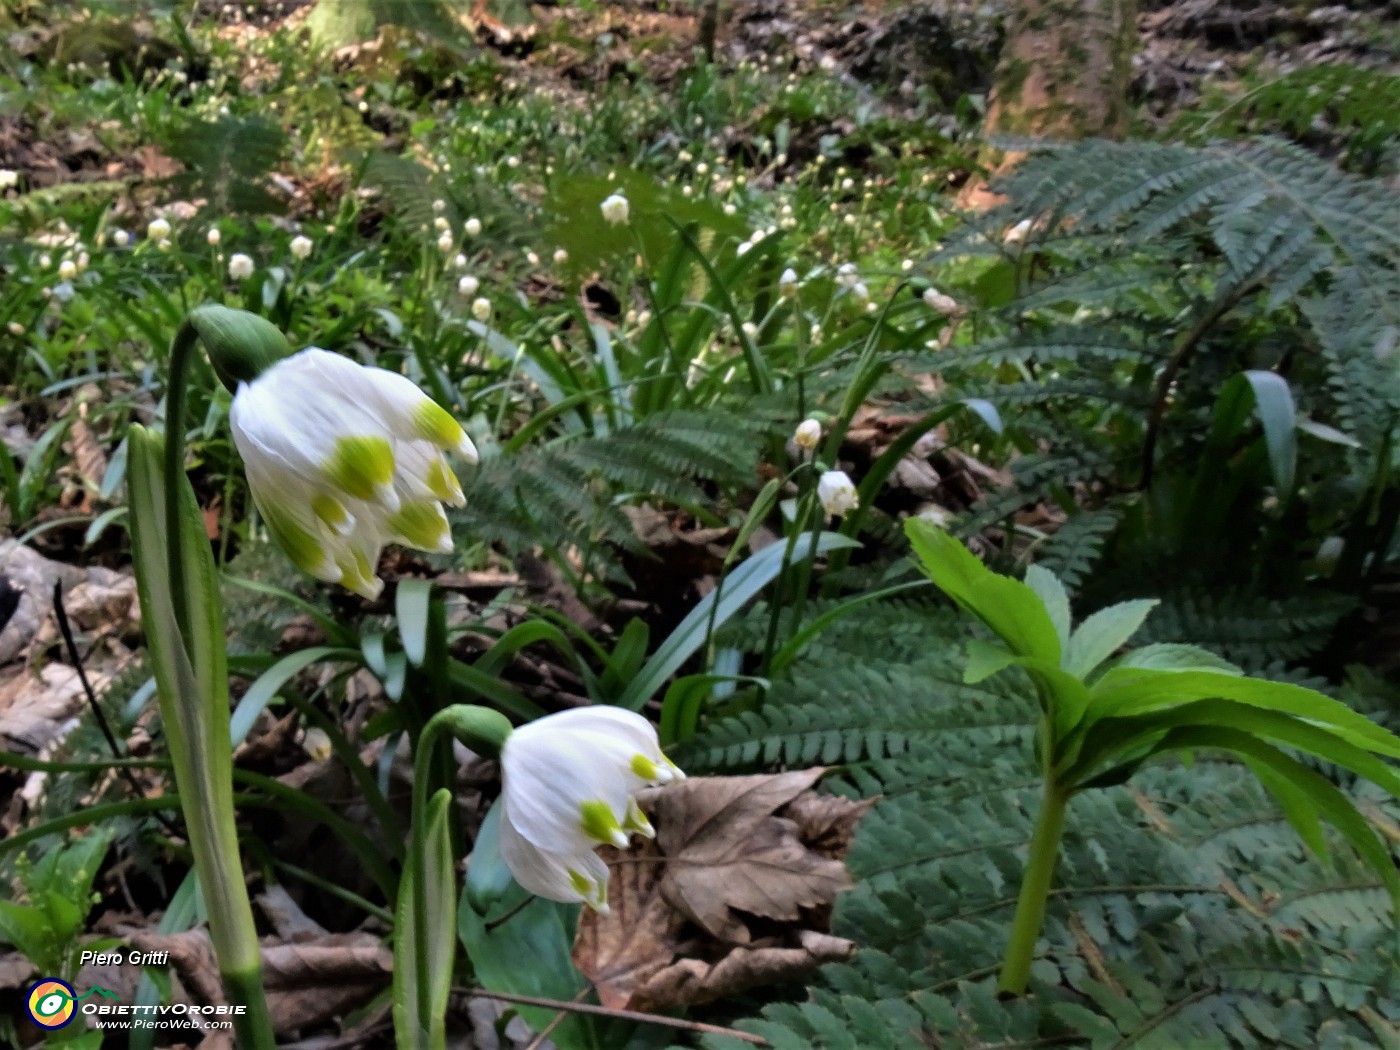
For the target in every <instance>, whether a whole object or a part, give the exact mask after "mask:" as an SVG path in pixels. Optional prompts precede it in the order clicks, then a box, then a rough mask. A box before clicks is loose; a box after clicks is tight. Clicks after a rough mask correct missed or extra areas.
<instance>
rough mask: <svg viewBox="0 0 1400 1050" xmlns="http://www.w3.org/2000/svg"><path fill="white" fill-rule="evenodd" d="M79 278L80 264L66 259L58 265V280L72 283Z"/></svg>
mask: <svg viewBox="0 0 1400 1050" xmlns="http://www.w3.org/2000/svg"><path fill="white" fill-rule="evenodd" d="M77 276H78V264H77V263H75V262H74V261H73V260H72V259H64V260H63V261H62V262H61V263H59V264H58V279H59V280H60V281H71V280H72V279H73V278H74V277H77Z"/></svg>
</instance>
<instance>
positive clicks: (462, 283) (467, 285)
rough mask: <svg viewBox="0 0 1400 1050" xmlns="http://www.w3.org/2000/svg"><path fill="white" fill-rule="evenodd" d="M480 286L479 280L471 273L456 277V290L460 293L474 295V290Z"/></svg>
mask: <svg viewBox="0 0 1400 1050" xmlns="http://www.w3.org/2000/svg"><path fill="white" fill-rule="evenodd" d="M480 287H481V282H480V281H478V280H477V279H476V278H475V277H473V276H472V275H471V274H467V275H465V276H464V277H460V278H458V279H457V291H458V292H460V293H461V294H462V295H475V294H476V290H477V289H478V288H480Z"/></svg>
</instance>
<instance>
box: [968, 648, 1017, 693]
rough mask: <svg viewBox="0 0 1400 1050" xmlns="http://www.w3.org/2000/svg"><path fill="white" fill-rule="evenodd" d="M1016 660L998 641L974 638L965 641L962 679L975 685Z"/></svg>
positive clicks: (1013, 654) (1014, 655)
mask: <svg viewBox="0 0 1400 1050" xmlns="http://www.w3.org/2000/svg"><path fill="white" fill-rule="evenodd" d="M1015 662H1016V654H1015V653H1013V652H1012V651H1011V650H1010V649H1008V648H1007V647H1006V646H1004V645H1001V644H1000V643H998V642H988V641H986V640H984V639H982V638H974V639H973V640H972V641H970V642H968V643H967V666H966V667H964V668H963V681H964V682H966V683H967V684H968V685H976V684H977V683H978V682H982V681H985V680H986V679H988V678H990V677H992V675H994V674H996V673H997V672H998V671H1004V670H1006V668H1008V667H1010V666H1011V665H1012V664H1014V663H1015Z"/></svg>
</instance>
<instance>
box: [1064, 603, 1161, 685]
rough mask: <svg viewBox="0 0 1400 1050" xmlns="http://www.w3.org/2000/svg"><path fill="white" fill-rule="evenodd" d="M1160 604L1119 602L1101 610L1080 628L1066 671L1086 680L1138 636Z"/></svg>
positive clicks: (1068, 651) (1067, 653) (1068, 654)
mask: <svg viewBox="0 0 1400 1050" xmlns="http://www.w3.org/2000/svg"><path fill="white" fill-rule="evenodd" d="M1159 604H1160V603H1159V602H1158V601H1157V600H1156V599H1155V598H1139V599H1136V600H1134V601H1130V602H1119V603H1118V604H1117V605H1110V606H1109V607H1108V608H1107V609H1100V610H1099V611H1098V612H1096V613H1094V615H1093V616H1090V617H1089V618H1088V619H1087V620H1085V621H1084V622H1083V623H1081V624H1080V625H1079V627H1078V628H1077V629H1076V630H1075V632H1074V634H1072V635H1071V636H1070V639H1069V646H1068V648H1067V649H1066V650H1065V657H1064V664H1063V666H1064V669H1065V670H1066V671H1068V672H1069V673H1070V674H1072V675H1074V676H1075V677H1076V678H1085V677H1087V676H1088V674H1089V672H1090V671H1092V670H1093V669H1094V668H1096V667H1098V666H1099V664H1101V663H1103V662H1104V661H1105V660H1107V659H1108V658H1109V657H1110V656H1112V655H1113V654H1114V653H1115V652H1116V651H1117V650H1118V649H1119V648H1120V647H1121V646H1123V645H1126V644H1127V642H1128V639H1129V638H1131V637H1132V636H1133V635H1134V634H1136V633H1137V630H1138V628H1139V627H1141V626H1142V623H1143V621H1144V620H1146V619H1147V617H1148V614H1150V613H1151V612H1152V610H1153V609H1155V608H1156V607H1157V606H1158V605H1159Z"/></svg>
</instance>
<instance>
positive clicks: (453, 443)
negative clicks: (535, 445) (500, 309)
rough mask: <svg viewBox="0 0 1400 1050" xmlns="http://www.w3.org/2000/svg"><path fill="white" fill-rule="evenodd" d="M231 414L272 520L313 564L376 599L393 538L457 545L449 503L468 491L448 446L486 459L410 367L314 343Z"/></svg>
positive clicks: (307, 567)
mask: <svg viewBox="0 0 1400 1050" xmlns="http://www.w3.org/2000/svg"><path fill="white" fill-rule="evenodd" d="M229 423H230V425H231V428H232V430H233V440H234V444H235V445H236V446H237V447H238V452H239V455H240V456H242V458H243V462H244V465H245V468H246V470H247V474H248V485H249V488H250V489H251V490H252V494H253V500H254V502H255V503H256V504H257V506H258V510H259V511H260V512H261V513H262V516H263V518H264V520H265V521H266V522H267V526H268V530H269V531H270V532H271V533H272V536H273V538H274V539H275V540H276V541H277V543H278V544H279V545H280V546H281V547H282V549H283V550H284V551H286V552H287V554H288V556H289V557H290V558H291V559H292V561H294V562H295V563H296V564H297V566H298V567H299V568H301V569H302V570H303V571H304V572H308V573H310V574H311V575H312V576H315V577H316V578H317V579H320V580H325V581H326V582H328V583H339V584H341V585H342V586H344V587H346V588H347V589H349V590H352V591H354V592H355V593H356V594H359V595H362V596H364V597H366V598H370V599H373V598H375V597H377V596H378V595H379V592H380V590H381V589H382V588H383V583H382V582H381V581H380V580H379V578H378V577H377V576H375V565H376V564H377V563H378V561H379V553H380V551H381V550H382V549H383V547H384V545H385V544H386V543H400V544H403V545H404V546H407V547H417V548H418V549H420V550H428V551H442V552H446V551H450V550H451V549H452V536H451V532H450V530H449V528H448V522H447V516H446V514H445V513H444V512H443V509H442V504H443V503H448V504H451V505H453V506H461V505H462V504H463V503H464V502H465V500H464V498H463V495H462V487H461V485H460V484H459V483H458V481H457V478H456V475H454V474H453V473H452V470H451V468H450V467H449V466H448V465H447V461H446V460H445V459H444V458H443V455H442V453H443V451H444V450H448V449H451V450H455V451H456V452H457V453H458V454H459V455H461V456H462V458H464V459H466V460H467V461H468V462H470V463H475V462H476V460H477V454H476V448H475V447H474V446H473V445H472V443H471V440H470V439H469V438H468V437H467V435H466V433H465V432H464V431H463V430H462V427H461V426H460V424H458V422H457V421H456V420H455V419H453V418H452V416H451V415H450V414H449V413H448V412H447V411H446V410H445V409H443V408H442V407H441V406H439V405H438V404H437V403H436V402H435V401H433V400H432V399H431V398H430V397H428V396H427V395H426V394H424V393H423V392H422V391H421V390H419V389H418V387H417V386H416V385H414V383H413V382H411V381H410V380H409V379H407V378H405V377H404V376H401V375H399V374H398V373H396V372H390V371H387V370H385V369H382V368H367V367H365V366H364V365H360V364H357V363H355V362H354V361H351V360H350V359H349V358H347V357H342V356H340V355H339V354H333V353H330V352H329V351H326V350H321V349H319V348H317V347H309V348H307V349H305V350H302V351H301V352H299V353H296V354H293V355H292V356H290V357H287V358H284V359H283V360H281V361H278V362H277V363H276V364H274V365H272V366H271V367H270V368H268V369H267V370H266V371H264V372H263V373H262V374H261V375H259V376H258V377H257V378H256V379H254V380H253V381H252V382H251V383H241V384H239V387H238V392H237V393H236V394H235V395H234V398H233V407H232V409H231V410H230V412H229Z"/></svg>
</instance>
